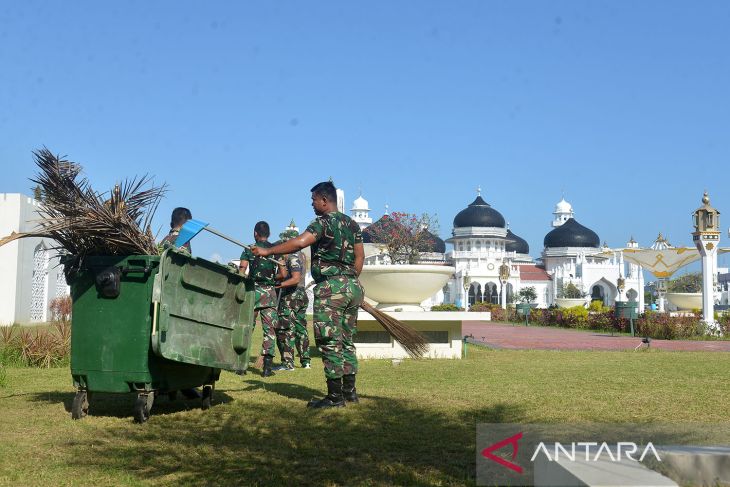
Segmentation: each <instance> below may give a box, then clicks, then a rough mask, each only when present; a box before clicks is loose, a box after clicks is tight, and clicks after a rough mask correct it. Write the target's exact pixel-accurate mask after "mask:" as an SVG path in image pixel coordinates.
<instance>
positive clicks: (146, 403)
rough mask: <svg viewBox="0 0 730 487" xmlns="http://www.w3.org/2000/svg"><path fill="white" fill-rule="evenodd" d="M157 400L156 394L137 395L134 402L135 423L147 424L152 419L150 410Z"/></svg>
mask: <svg viewBox="0 0 730 487" xmlns="http://www.w3.org/2000/svg"><path fill="white" fill-rule="evenodd" d="M154 400H155V393H154V392H149V393H142V394H137V400H136V401H135V402H134V421H135V423H145V422H147V420H148V419H150V410H151V409H152V403H153V402H154Z"/></svg>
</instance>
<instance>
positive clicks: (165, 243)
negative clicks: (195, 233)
mask: <svg viewBox="0 0 730 487" xmlns="http://www.w3.org/2000/svg"><path fill="white" fill-rule="evenodd" d="M192 218H193V214H192V213H190V210H188V209H187V208H182V207H178V208H175V209H174V210H172V216H171V217H170V233H168V234H167V236H166V237H165V238H163V239H162V241H161V242H160V243H159V245H158V247H159V249H160V253H162V251H163V250H165V249H166V248H168V247H174V246H175V240H177V237H178V235H180V229H181V228H182V226H183V225H184V224H185V222H186V221H188V220H191V219H192ZM180 248H181V249H184V250H187V251H188V253H189V254H192V250H190V242H185V245H183V246H182V247H180Z"/></svg>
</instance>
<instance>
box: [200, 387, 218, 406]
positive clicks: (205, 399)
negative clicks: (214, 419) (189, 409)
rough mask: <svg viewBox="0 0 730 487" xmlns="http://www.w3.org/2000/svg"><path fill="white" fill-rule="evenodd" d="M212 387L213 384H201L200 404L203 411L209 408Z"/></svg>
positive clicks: (211, 400) (211, 399)
mask: <svg viewBox="0 0 730 487" xmlns="http://www.w3.org/2000/svg"><path fill="white" fill-rule="evenodd" d="M214 388H215V385H205V386H203V405H202V406H201V409H203V411H205V410H206V409H210V406H211V404H212V402H213V390H214Z"/></svg>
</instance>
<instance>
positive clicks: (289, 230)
mask: <svg viewBox="0 0 730 487" xmlns="http://www.w3.org/2000/svg"><path fill="white" fill-rule="evenodd" d="M297 235H299V227H298V226H297V224H296V223H294V219H293V218H292V220H291V222H289V226H288V227H286V228H285V229H284V230H283V231H282V232H281V233H280V234H279V238H284V236H288V237H289V238H291V237H292V236H294V237H296V236H297Z"/></svg>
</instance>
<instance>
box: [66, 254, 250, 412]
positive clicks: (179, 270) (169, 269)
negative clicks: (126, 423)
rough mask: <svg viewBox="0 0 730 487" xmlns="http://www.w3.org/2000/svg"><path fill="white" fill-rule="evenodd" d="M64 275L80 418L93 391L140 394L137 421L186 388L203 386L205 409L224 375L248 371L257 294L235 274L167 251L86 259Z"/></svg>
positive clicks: (206, 262) (73, 410) (73, 406)
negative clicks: (162, 398)
mask: <svg viewBox="0 0 730 487" xmlns="http://www.w3.org/2000/svg"><path fill="white" fill-rule="evenodd" d="M67 276H68V280H69V284H70V285H71V298H72V301H73V311H72V318H71V319H72V327H71V375H72V377H73V383H74V386H75V387H76V388H77V393H76V396H75V398H74V401H73V405H72V411H71V415H72V417H73V418H74V419H80V418H82V417H84V416H86V414H87V412H88V410H89V397H90V395H91V394H92V393H94V392H104V393H133V394H137V400H136V402H135V406H134V418H135V420H136V421H138V422H145V421H146V420H147V419H148V418H149V415H150V409H151V408H152V404H153V401H154V399H155V396H157V395H160V394H165V393H168V394H170V395H171V397H173V396H174V394H175V391H178V390H180V389H187V388H193V387H201V386H202V388H203V404H202V407H203V409H207V408H208V407H210V404H211V400H212V397H213V391H214V388H215V382H216V380H218V378H219V376H220V371H221V369H225V370H231V371H234V372H237V373H244V372H245V370H246V368H247V367H248V358H249V350H250V344H251V332H252V330H253V308H254V290H253V289H254V287H253V282H252V281H251V280H250V279H248V278H246V277H244V276H242V275H240V274H239V273H238V272H237V271H236V270H234V269H232V268H230V267H228V266H224V265H220V264H216V263H213V262H209V261H207V260H204V259H200V258H195V257H191V256H190V255H188V254H186V253H183V252H179V251H176V250H174V249H168V250H166V251H165V252H164V253H163V254H162V255H160V256H151V255H133V256H124V257H115V256H90V257H86V258H85V259H83V261H81V262H80V264H78V266H77V267H76V268H73V267H69V264H67Z"/></svg>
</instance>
